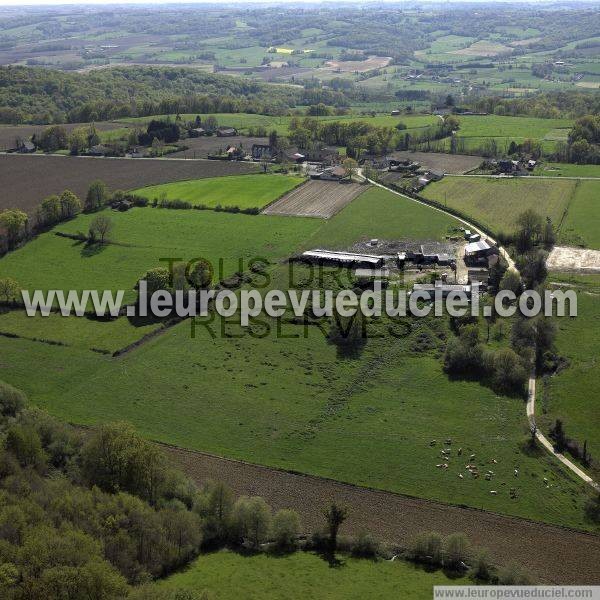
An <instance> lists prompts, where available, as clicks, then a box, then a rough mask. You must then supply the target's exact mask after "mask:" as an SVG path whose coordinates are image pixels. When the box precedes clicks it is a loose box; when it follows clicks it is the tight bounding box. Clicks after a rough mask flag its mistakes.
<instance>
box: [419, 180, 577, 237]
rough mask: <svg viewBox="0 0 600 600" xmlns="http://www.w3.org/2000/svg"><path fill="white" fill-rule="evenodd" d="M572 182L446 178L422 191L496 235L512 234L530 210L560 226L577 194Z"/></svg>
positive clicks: (574, 183) (424, 194) (428, 196)
mask: <svg viewBox="0 0 600 600" xmlns="http://www.w3.org/2000/svg"><path fill="white" fill-rule="evenodd" d="M575 187H576V182H575V181H572V180H566V179H565V180H549V179H535V178H533V177H529V178H521V179H508V178H507V179H502V178H500V179H499V178H483V177H472V178H467V177H445V178H444V179H442V181H439V182H437V183H432V184H430V185H429V186H427V187H426V188H425V190H424V191H423V192H422V194H423V196H425V197H426V198H429V199H431V200H436V201H437V202H439V203H441V204H442V205H444V204H446V205H447V206H448V208H453V209H455V210H459V211H461V212H462V213H463V214H464V215H468V216H470V217H472V218H473V219H475V220H477V221H479V222H480V223H481V224H483V225H484V226H486V227H487V228H488V229H490V230H491V231H493V232H500V231H503V232H509V231H511V230H512V229H514V226H515V219H516V218H517V217H518V215H519V214H520V213H522V212H523V211H524V210H525V209H527V208H532V209H534V210H535V211H536V212H538V213H539V214H541V215H542V216H543V217H546V216H549V217H550V218H551V219H552V222H553V223H554V224H555V225H558V224H559V223H560V222H561V220H562V217H563V215H564V213H565V210H567V207H568V206H569V202H570V200H571V197H572V195H573V193H574V191H575Z"/></svg>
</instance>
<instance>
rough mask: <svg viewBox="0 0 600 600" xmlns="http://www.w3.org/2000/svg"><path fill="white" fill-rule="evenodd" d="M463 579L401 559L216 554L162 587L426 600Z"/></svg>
mask: <svg viewBox="0 0 600 600" xmlns="http://www.w3.org/2000/svg"><path fill="white" fill-rule="evenodd" d="M468 583H469V581H468V579H467V578H464V577H459V578H456V577H449V576H447V575H445V574H444V573H443V572H442V571H435V572H427V571H425V570H424V569H422V568H419V567H416V566H414V565H411V564H409V563H406V562H404V561H402V560H397V561H394V562H388V561H379V562H373V561H368V560H357V559H352V558H348V559H342V564H341V565H340V566H339V567H337V568H334V569H333V568H331V567H330V566H329V565H328V563H327V562H326V561H324V560H323V559H321V558H319V557H318V556H316V555H314V554H308V553H304V552H302V553H300V552H298V553H296V554H292V555H289V556H283V557H269V556H265V555H263V554H260V555H257V556H247V557H244V556H241V555H239V554H234V553H232V552H226V551H223V552H218V553H214V554H208V555H204V556H201V557H200V558H198V560H196V561H195V562H194V563H193V564H192V565H190V567H188V568H187V569H186V570H185V571H183V572H181V573H177V574H175V575H172V576H171V577H169V578H168V579H166V580H165V581H164V582H162V583H161V584H160V585H161V587H166V588H170V587H177V588H185V589H190V590H194V591H196V592H202V591H205V590H206V591H207V592H208V593H209V594H210V596H209V597H210V598H214V599H215V600H236V599H237V598H240V597H243V598H244V599H245V600H263V599H264V598H270V599H272V600H284V599H285V600H317V599H318V600H334V599H338V598H344V599H345V600H353V599H355V600H359V599H360V600H362V599H363V598H371V599H373V600H376V599H377V600H383V599H384V598H399V597H401V598H402V599H403V600H404V599H406V600H429V599H430V598H431V596H432V593H433V586H434V585H465V584H468Z"/></svg>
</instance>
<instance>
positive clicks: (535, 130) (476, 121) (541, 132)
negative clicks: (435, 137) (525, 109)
mask: <svg viewBox="0 0 600 600" xmlns="http://www.w3.org/2000/svg"><path fill="white" fill-rule="evenodd" d="M458 121H459V124H460V125H459V130H458V134H459V135H460V136H462V137H507V138H530V139H538V140H541V139H543V138H544V136H546V135H547V134H548V133H550V132H551V131H553V130H555V129H570V128H571V127H572V125H573V121H572V120H570V119H539V118H536V117H503V116H498V115H467V116H460V115H458Z"/></svg>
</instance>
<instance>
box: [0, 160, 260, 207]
mask: <svg viewBox="0 0 600 600" xmlns="http://www.w3.org/2000/svg"><path fill="white" fill-rule="evenodd" d="M257 170H258V166H257V165H256V164H254V163H249V162H244V163H241V162H230V161H227V162H223V161H215V160H210V161H209V160H169V159H151V158H136V159H126V158H91V157H77V156H52V155H15V154H3V155H0V188H1V189H2V194H1V195H0V210H1V209H3V208H20V209H22V210H25V211H28V212H32V211H33V210H34V209H35V207H36V206H37V205H38V204H39V203H40V202H41V201H42V199H43V198H45V197H46V196H49V195H50V194H56V193H60V192H62V191H63V190H65V189H70V190H72V191H73V192H75V193H76V194H77V195H78V196H79V197H81V198H83V197H84V196H85V194H86V193H87V189H88V187H89V185H90V183H91V182H92V181H94V180H95V179H101V180H102V181H104V182H105V183H106V185H107V186H108V187H109V189H111V190H118V189H121V190H128V189H135V188H139V187H144V186H148V185H158V184H159V183H169V182H171V181H180V180H182V179H201V178H203V177H220V176H223V175H242V174H244V173H256V172H257Z"/></svg>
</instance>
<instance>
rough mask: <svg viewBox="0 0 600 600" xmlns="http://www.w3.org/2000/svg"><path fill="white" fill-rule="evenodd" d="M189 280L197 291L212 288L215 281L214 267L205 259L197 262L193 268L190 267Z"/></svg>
mask: <svg viewBox="0 0 600 600" xmlns="http://www.w3.org/2000/svg"><path fill="white" fill-rule="evenodd" d="M187 278H188V281H189V282H190V285H191V286H192V287H193V288H195V289H197V290H201V289H206V288H208V287H210V284H211V283H212V280H213V268H212V265H211V264H210V263H209V262H208V261H207V260H205V259H204V258H200V259H198V260H196V261H195V262H194V264H193V266H191V267H190V266H189V265H188V273H187Z"/></svg>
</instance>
